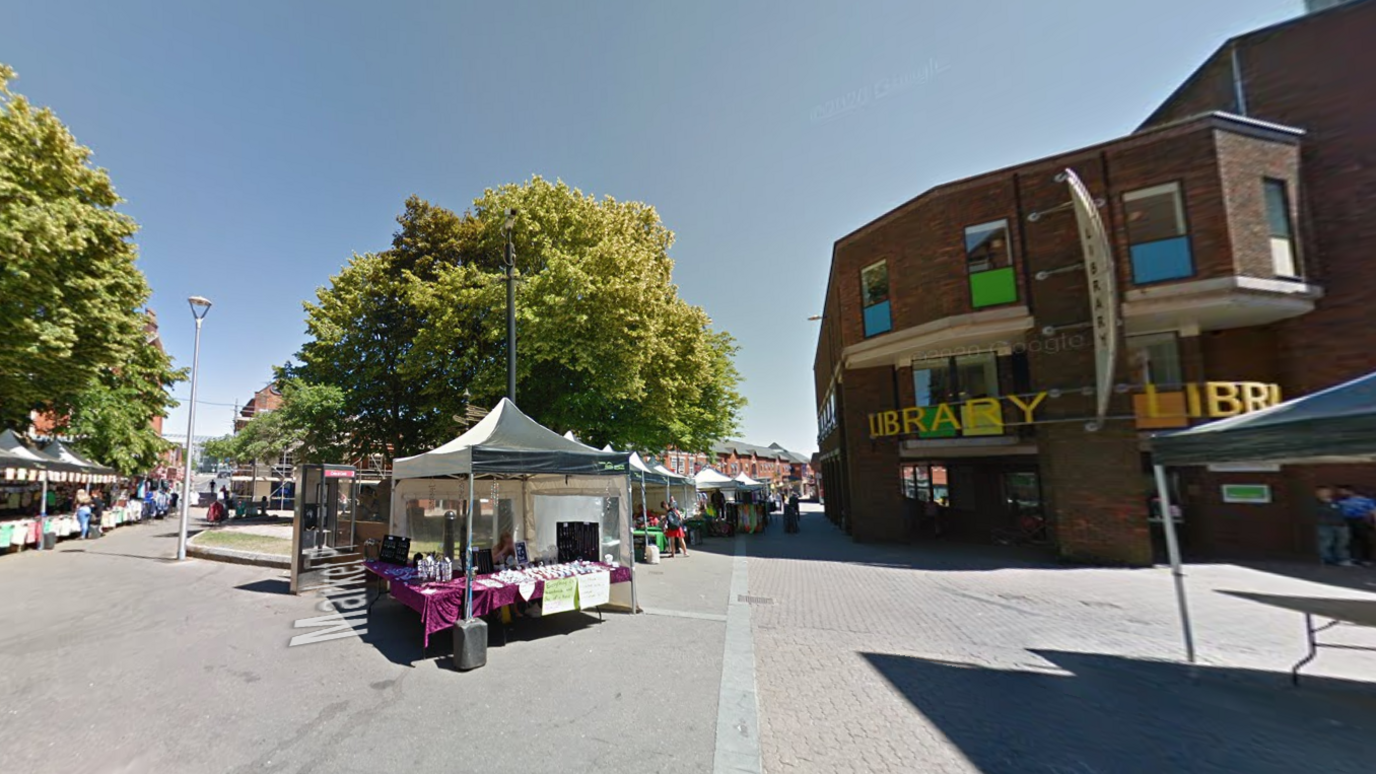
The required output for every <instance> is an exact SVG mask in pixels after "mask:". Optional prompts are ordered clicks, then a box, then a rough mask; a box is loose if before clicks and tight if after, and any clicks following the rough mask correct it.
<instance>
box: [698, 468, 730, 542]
mask: <svg viewBox="0 0 1376 774" xmlns="http://www.w3.org/2000/svg"><path fill="white" fill-rule="evenodd" d="M693 483H694V485H695V486H696V488H697V492H698V507H699V509H700V511H701V512H702V514H703V518H705V519H706V521H707V524H708V534H711V535H714V536H718V537H730V536H732V535H735V534H736V532H737V530H738V529H740V528H741V525H740V522H739V511H738V510H737V508H736V499H735V497H736V490H737V489H739V488H740V484H739V483H738V482H737V481H735V480H734V479H732V478H731V477H730V476H727V475H725V474H723V473H721V472H719V471H717V470H716V469H714V468H703V469H702V470H700V471H698V473H697V475H695V476H693Z"/></svg>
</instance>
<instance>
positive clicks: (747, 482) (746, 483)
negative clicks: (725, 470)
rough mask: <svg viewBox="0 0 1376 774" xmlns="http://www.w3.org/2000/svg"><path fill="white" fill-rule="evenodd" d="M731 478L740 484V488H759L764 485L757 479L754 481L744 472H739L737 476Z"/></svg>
mask: <svg viewBox="0 0 1376 774" xmlns="http://www.w3.org/2000/svg"><path fill="white" fill-rule="evenodd" d="M731 480H732V481H735V482H736V483H738V484H740V485H741V488H742V489H759V488H760V487H762V486H764V484H762V483H760V482H759V481H756V480H755V479H753V478H751V477H750V476H747V475H745V474H744V473H742V474H740V475H739V476H736V477H735V478H733V479H731Z"/></svg>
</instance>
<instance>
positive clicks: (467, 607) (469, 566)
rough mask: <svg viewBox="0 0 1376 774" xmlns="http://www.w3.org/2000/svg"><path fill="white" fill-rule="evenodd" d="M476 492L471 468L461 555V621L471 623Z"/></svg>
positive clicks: (476, 487) (476, 488) (476, 486)
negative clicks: (465, 537)
mask: <svg viewBox="0 0 1376 774" xmlns="http://www.w3.org/2000/svg"><path fill="white" fill-rule="evenodd" d="M477 491H478V485H477V483H476V482H475V481H474V480H473V470H472V468H469V471H468V518H467V519H465V521H466V522H467V523H468V524H467V527H466V528H465V530H466V531H467V533H468V538H467V539H466V540H464V546H463V555H464V559H463V568H464V573H463V574H464V578H465V579H466V582H465V583H464V592H463V620H465V621H471V620H473V517H474V514H473V511H474V508H475V507H476V505H475V501H474V496H475V495H474V493H475V492H477Z"/></svg>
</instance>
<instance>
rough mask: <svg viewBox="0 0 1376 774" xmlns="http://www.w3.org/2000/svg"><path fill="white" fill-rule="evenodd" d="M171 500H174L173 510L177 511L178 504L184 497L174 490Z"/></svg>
mask: <svg viewBox="0 0 1376 774" xmlns="http://www.w3.org/2000/svg"><path fill="white" fill-rule="evenodd" d="M171 499H172V510H174V511H175V510H177V502H178V501H180V500H181V499H182V496H181V495H180V494H179V493H178V492H177V490H175V489H173V490H172V498H171Z"/></svg>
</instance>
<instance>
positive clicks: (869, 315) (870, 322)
mask: <svg viewBox="0 0 1376 774" xmlns="http://www.w3.org/2000/svg"><path fill="white" fill-rule="evenodd" d="M891 330H893V320H891V319H890V318H889V302H888V301H880V302H879V303H877V304H875V305H874V306H870V307H866V308H865V336H866V337H869V336H878V335H879V334H881V333H888V332H889V331H891Z"/></svg>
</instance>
